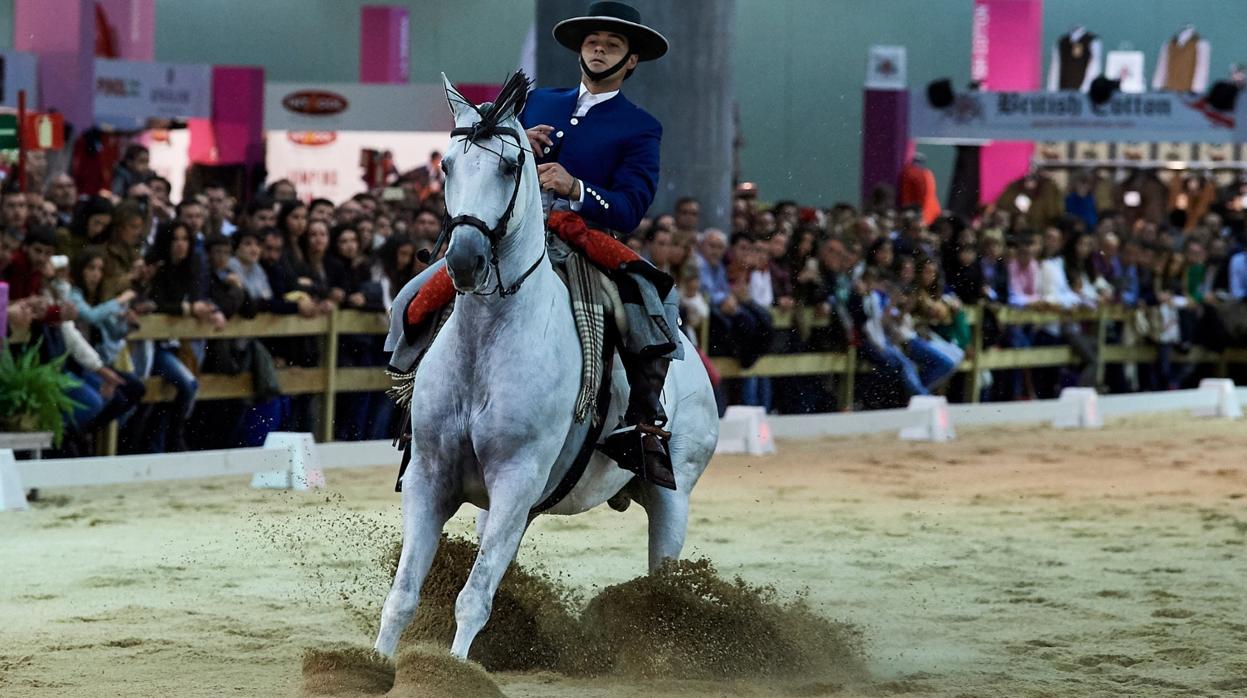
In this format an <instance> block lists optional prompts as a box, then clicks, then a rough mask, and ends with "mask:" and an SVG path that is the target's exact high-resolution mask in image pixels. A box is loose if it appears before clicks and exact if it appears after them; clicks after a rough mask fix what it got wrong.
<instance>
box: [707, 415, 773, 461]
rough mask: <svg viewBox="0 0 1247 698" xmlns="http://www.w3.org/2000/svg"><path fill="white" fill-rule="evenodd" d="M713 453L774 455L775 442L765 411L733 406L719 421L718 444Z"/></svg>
mask: <svg viewBox="0 0 1247 698" xmlns="http://www.w3.org/2000/svg"><path fill="white" fill-rule="evenodd" d="M714 452H715V453H747V454H749V455H751V456H764V455H768V454H771V453H775V440H774V438H773V437H772V436H771V425H770V424H769V423H768V422H767V421H766V409H765V408H762V407H746V406H744V405H733V406H731V407H729V408H727V411H726V412H724V413H723V419H721V420H719V443H718V444H717V445H716V446H715V449H714Z"/></svg>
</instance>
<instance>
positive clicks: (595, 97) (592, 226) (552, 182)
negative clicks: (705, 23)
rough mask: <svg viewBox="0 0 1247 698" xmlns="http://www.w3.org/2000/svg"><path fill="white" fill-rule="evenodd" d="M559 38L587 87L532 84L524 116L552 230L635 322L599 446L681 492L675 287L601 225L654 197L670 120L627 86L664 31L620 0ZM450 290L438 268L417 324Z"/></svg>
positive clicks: (624, 224)
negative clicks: (606, 283) (612, 413)
mask: <svg viewBox="0 0 1247 698" xmlns="http://www.w3.org/2000/svg"><path fill="white" fill-rule="evenodd" d="M554 38H555V40H556V41H558V42H559V43H560V44H562V45H563V46H565V47H567V48H569V49H571V50H573V51H576V52H577V53H578V54H579V59H580V72H581V81H580V85H579V86H578V87H573V88H570V89H550V88H543V89H537V90H534V91H533V92H532V93H531V94H529V96H528V99H527V104H526V106H525V107H524V110H523V112H522V113H521V115H520V122H521V124H523V126H524V128H525V129H526V133H527V136H528V142H529V145H530V146H531V148H532V152H533V154H534V155H535V157H536V161H537V165H538V167H537V171H538V177H539V180H540V185H541V188H542V199H543V206H544V207H545V208H547V211H548V212H549V214H550V215H549V218H548V221H547V223H548V226H549V229H550V230H551V231H552V232H554V233H555V234H557V235H558V236H559V237H560V238H561V239H563V240H564V242H566V243H567V244H568V245H569V246H571V247H572V248H574V249H575V250H576V251H578V252H580V253H582V254H583V255H585V257H587V258H588V259H589V260H590V261H592V262H593V263H595V264H596V265H597V266H598V267H599V268H601V269H603V270H604V271H605V272H606V274H607V276H608V277H609V278H610V279H611V281H612V282H613V283H615V284H616V286H617V288H618V291H619V298H620V299H621V300H622V302H623V303H624V306H625V314H626V317H627V318H628V323H627V324H628V329H627V333H626V336H624V337H622V338H621V341H620V344H621V346H620V347H619V350H620V358H621V360H622V362H623V366H624V370H625V372H626V374H627V376H628V383H629V387H630V395H629V401H628V409H627V412H626V414H625V416H624V423H623V424H622V425H621V426H620V428H618V429H616V430H615V431H614V432H613V433H611V434H610V435H609V436H608V437H607V439H606V441H605V443H604V444H603V448H602V450H603V451H604V452H605V453H606V454H607V455H609V456H611V457H612V458H613V459H614V460H616V461H617V462H619V464H620V465H621V466H622V467H625V468H628V469H629V470H632V471H633V472H634V473H636V475H638V476H639V477H642V478H644V479H645V480H647V481H649V482H652V483H654V484H656V485H659V486H662V487H666V488H668V489H675V486H676V485H675V478H674V476H673V474H672V469H671V459H670V455H669V452H668V448H667V442H668V440H669V439H670V438H671V434H670V433H669V432H667V431H666V430H665V429H664V427H665V426H666V423H667V416H666V413H665V412H664V410H663V406H662V402H661V400H660V398H661V395H662V389H663V383H664V381H665V379H666V375H667V368H668V365H669V363H670V361H671V359H673V358H676V359H678V358H682V349H681V347H680V342H679V338H678V336H677V334H678V332H679V329H678V327H676V326H675V324H676V317H678V316H677V314H676V313H675V312H673V308H674V303H675V295H674V290H673V285H674V284H673V282H672V280H671V278H670V277H669V276H667V275H666V274H664V273H663V272H661V271H659V270H658V269H656V268H655V267H654V266H653V265H651V264H649V262H647V261H645V260H644V259H642V258H641V257H639V256H638V255H637V254H636V253H635V252H633V251H632V250H631V249H630V248H628V247H627V246H626V245H624V244H622V243H620V242H619V241H618V240H616V239H615V238H614V237H613V236H612V235H611V234H610V233H609V232H601V231H612V232H615V233H617V234H625V235H626V234H627V233H629V232H631V231H633V230H635V229H636V227H637V225H638V224H639V223H640V221H641V218H642V217H643V216H644V215H645V212H646V210H647V209H648V208H649V206H650V204H651V203H652V202H653V200H654V193H655V191H656V190H657V188H658V173H659V168H658V160H659V146H660V142H661V139H662V125H661V124H660V123H659V122H658V120H657V119H655V118H654V117H653V116H651V115H650V114H649V113H647V112H645V111H644V110H642V109H641V108H640V107H637V106H636V105H634V104H632V102H629V101H628V100H627V99H626V98H624V96H623V95H622V94H621V93H620V86H621V85H622V84H623V81H624V80H626V79H627V78H628V77H629V76H631V75H632V72H633V71H634V70H636V66H637V64H638V63H640V62H641V61H649V60H654V59H657V58H659V57H661V56H662V55H663V54H665V53H666V52H667V40H666V39H665V38H664V37H663V36H662V35H661V34H659V33H658V32H657V31H654V30H653V29H651V28H649V27H647V26H645V25H644V24H642V23H641V16H640V13H639V12H637V10H636V9H634V8H633V7H631V6H629V5H626V4H624V3H620V2H596V3H594V4H593V5H591V6H590V7H589V11H588V13H587V14H586V15H585V16H582V17H573V18H571V19H567V20H564V21H562V22H559V23H558V24H557V25H556V26H555V27H554ZM453 298H454V286H453V284H452V282H451V280H450V278H449V277H448V276H447V275H446V274H445V272H444V271H443V272H439V273H437V274H436V275H435V276H434V277H433V278H431V279H430V280H429V282H428V283H427V284H425V285H424V286H423V287H422V288H421V289H420V291H419V293H418V294H417V295H416V296H415V298H413V299H412V301H411V303H410V304H409V305H408V307H407V318H406V319H407V322H408V325H409V327H418V326H422V325H426V324H431V322H432V320H433V318H436V317H437V316H438V315H439V312H438V311H440V310H441V309H443V308H444V307H445V306H446V305H447V304H448V303H450V301H451V300H452V299H453ZM585 360H586V361H588V360H592V359H591V357H585Z"/></svg>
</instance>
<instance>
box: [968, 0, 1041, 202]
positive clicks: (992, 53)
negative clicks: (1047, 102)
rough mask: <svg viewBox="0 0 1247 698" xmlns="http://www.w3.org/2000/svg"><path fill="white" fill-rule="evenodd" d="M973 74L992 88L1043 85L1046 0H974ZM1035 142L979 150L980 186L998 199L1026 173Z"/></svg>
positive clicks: (1022, 89)
mask: <svg viewBox="0 0 1247 698" xmlns="http://www.w3.org/2000/svg"><path fill="white" fill-rule="evenodd" d="M972 18H973V21H972V26H973V35H972V41H971V45H970V52H971V53H970V56H971V57H970V75H971V78H972V79H974V80H978V81H979V82H981V83H982V85H983V89H984V90H988V91H993V92H1026V91H1030V90H1038V89H1039V84H1040V72H1041V57H1042V55H1043V47H1042V45H1041V43H1042V41H1043V0H974V13H973V15H972ZM1034 150H1035V144H1034V143H1032V142H1029V141H1028V142H1011V143H992V144H991V145H988V146H984V147H983V149H982V151H980V156H979V157H980V160H979V165H980V168H979V171H980V173H981V175H980V180H979V182H980V184H979V192H980V196H981V197H982V201H995V200H996V197H997V196H1000V193H1001V192H1002V191H1004V189H1005V187H1006V186H1008V185H1009V182H1011V181H1013V180H1015V179H1017V178H1018V177H1021V176H1023V175H1024V174H1026V171H1027V169H1029V167H1030V163H1031V156H1032V154H1033V153H1034Z"/></svg>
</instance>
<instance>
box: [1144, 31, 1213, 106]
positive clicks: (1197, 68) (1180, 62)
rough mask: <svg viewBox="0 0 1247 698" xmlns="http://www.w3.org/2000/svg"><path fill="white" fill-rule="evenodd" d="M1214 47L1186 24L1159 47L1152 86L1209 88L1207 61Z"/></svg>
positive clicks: (1190, 89) (1187, 89) (1184, 89)
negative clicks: (1184, 27) (1185, 26)
mask: <svg viewBox="0 0 1247 698" xmlns="http://www.w3.org/2000/svg"><path fill="white" fill-rule="evenodd" d="M1211 54H1212V47H1211V45H1210V44H1209V43H1208V41H1207V40H1206V39H1201V38H1200V36H1199V34H1196V33H1195V29H1194V27H1187V28H1186V29H1183V30H1182V31H1180V32H1178V33H1177V34H1176V35H1174V37H1173V38H1172V39H1170V40H1169V41H1166V42H1165V43H1164V44H1163V45H1162V46H1161V47H1160V56H1159V57H1158V58H1157V59H1156V74H1155V75H1154V76H1152V89H1154V90H1169V91H1171V92H1203V91H1204V90H1206V89H1208V61H1209V57H1210V56H1211Z"/></svg>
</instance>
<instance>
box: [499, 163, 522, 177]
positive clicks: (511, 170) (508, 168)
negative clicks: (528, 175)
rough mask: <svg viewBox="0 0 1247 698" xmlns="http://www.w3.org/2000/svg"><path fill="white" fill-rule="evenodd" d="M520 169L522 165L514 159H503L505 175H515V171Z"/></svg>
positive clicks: (503, 172)
mask: <svg viewBox="0 0 1247 698" xmlns="http://www.w3.org/2000/svg"><path fill="white" fill-rule="evenodd" d="M519 169H520V166H519V165H517V164H516V163H515V162H514V161H512V160H503V161H502V174H503V176H504V177H514V176H515V173H516V172H518V171H519Z"/></svg>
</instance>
